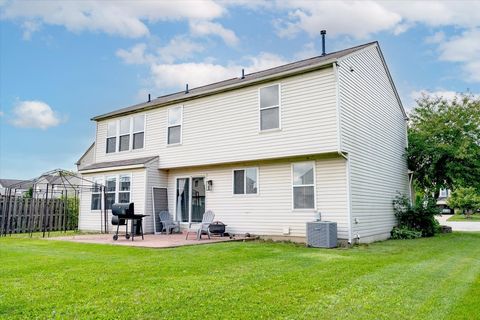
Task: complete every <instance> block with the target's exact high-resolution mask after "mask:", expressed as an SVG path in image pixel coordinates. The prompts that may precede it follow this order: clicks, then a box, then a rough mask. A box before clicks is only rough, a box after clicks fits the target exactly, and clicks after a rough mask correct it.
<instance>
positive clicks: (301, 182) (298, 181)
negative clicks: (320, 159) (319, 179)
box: [292, 162, 315, 209]
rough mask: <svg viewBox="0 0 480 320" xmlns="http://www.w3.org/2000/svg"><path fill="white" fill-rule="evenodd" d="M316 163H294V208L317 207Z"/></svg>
mask: <svg viewBox="0 0 480 320" xmlns="http://www.w3.org/2000/svg"><path fill="white" fill-rule="evenodd" d="M314 167H315V163H314V162H299V163H294V164H293V165H292V178H293V181H292V187H293V208H294V209H314V208H315V168H314Z"/></svg>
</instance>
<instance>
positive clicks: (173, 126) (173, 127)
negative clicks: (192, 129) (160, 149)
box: [167, 107, 183, 144]
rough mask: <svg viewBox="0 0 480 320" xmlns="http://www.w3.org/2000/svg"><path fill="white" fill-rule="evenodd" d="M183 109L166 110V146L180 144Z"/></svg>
mask: <svg viewBox="0 0 480 320" xmlns="http://www.w3.org/2000/svg"><path fill="white" fill-rule="evenodd" d="M182 118H183V107H174V108H170V109H168V132H167V144H180V143H182Z"/></svg>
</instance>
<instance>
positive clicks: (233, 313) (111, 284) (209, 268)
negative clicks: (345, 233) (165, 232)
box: [0, 233, 480, 319]
mask: <svg viewBox="0 0 480 320" xmlns="http://www.w3.org/2000/svg"><path fill="white" fill-rule="evenodd" d="M479 242H480V233H453V234H448V235H440V236H437V237H435V238H426V239H417V240H390V241H385V242H380V243H375V244H371V245H368V246H367V245H365V246H358V247H355V248H353V249H334V250H326V249H311V248H305V247H302V246H298V245H294V244H287V243H269V242H245V243H243V242H234V243H220V244H212V245H203V246H190V247H182V248H175V249H145V248H130V247H123V246H109V245H94V244H79V243H69V242H62V241H46V240H40V239H24V238H8V237H7V238H2V239H0V261H1V267H0V318H4V319H20V318H21V319H27V318H28V319H33V318H36V319H72V318H74V319H75V318H76V319H115V318H124V319H199V318H200V319H211V318H232V319H347V318H350V319H478V318H480V309H479V308H478V301H479V300H478V299H479V297H480V246H479V245H478V243H479Z"/></svg>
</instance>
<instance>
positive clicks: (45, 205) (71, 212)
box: [0, 196, 78, 236]
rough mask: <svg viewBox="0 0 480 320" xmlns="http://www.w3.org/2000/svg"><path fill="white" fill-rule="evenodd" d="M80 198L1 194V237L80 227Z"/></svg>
mask: <svg viewBox="0 0 480 320" xmlns="http://www.w3.org/2000/svg"><path fill="white" fill-rule="evenodd" d="M77 204H78V199H73V198H72V199H62V198H51V199H41V198H39V199H37V198H24V197H21V196H0V236H2V235H7V234H12V233H31V232H50V231H66V230H72V229H76V228H77V227H78V205H77Z"/></svg>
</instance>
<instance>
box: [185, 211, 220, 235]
mask: <svg viewBox="0 0 480 320" xmlns="http://www.w3.org/2000/svg"><path fill="white" fill-rule="evenodd" d="M214 218H215V215H214V214H213V212H212V211H211V210H208V211H205V213H204V214H203V218H202V222H199V223H190V225H189V226H188V229H187V235H186V236H185V240H186V239H188V234H189V233H190V232H196V233H197V240H200V239H202V233H206V234H207V235H208V239H210V231H208V227H209V226H210V224H211V223H212V222H213V219H214Z"/></svg>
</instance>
